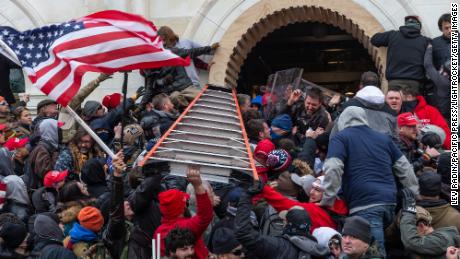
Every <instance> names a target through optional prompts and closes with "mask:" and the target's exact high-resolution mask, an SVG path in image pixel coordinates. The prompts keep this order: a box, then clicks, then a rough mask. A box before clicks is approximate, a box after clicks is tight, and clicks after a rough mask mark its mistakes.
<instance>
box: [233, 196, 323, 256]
mask: <svg viewBox="0 0 460 259" xmlns="http://www.w3.org/2000/svg"><path fill="white" fill-rule="evenodd" d="M251 198H252V197H251V196H249V195H248V194H247V193H243V194H242V195H241V197H240V200H239V202H238V210H237V213H236V218H235V226H236V232H235V237H236V239H237V240H238V242H239V243H240V244H242V245H243V247H244V248H245V249H246V250H249V251H252V252H253V253H254V254H255V255H256V256H257V257H258V258H267V259H270V258H273V259H278V258H301V257H300V255H301V254H302V255H304V256H305V257H302V258H311V257H310V256H312V257H313V256H316V257H325V256H327V255H328V254H329V249H328V248H327V247H323V246H320V245H319V244H318V243H317V242H315V241H313V240H311V239H309V238H306V237H301V236H287V235H285V236H283V237H273V236H266V235H262V234H260V233H259V232H258V231H256V230H254V229H253V228H252V224H251V221H250V212H251ZM310 215H311V214H310Z"/></svg>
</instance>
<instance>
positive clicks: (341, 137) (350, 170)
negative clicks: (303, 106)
mask: <svg viewBox="0 0 460 259" xmlns="http://www.w3.org/2000/svg"><path fill="white" fill-rule="evenodd" d="M366 117H367V115H366V111H365V110H364V109H362V108H359V107H348V108H347V109H345V110H344V112H343V113H342V114H341V115H340V118H339V120H338V123H337V126H338V130H339V131H340V132H339V133H337V134H336V135H335V136H334V137H333V138H332V139H331V141H330V143H329V150H328V154H327V159H326V161H325V163H324V166H323V169H324V172H325V178H324V186H325V191H324V193H323V198H322V200H321V205H323V206H324V205H329V206H330V205H332V204H333V201H334V200H335V199H336V195H337V193H338V192H339V190H340V189H341V190H342V192H343V197H344V200H345V201H346V203H347V205H348V208H349V209H350V214H352V213H354V212H356V211H358V210H359V209H360V208H362V206H367V205H375V204H396V202H397V200H396V181H395V180H396V179H398V180H399V182H400V183H401V184H402V185H403V186H405V187H408V188H410V189H411V190H412V191H413V192H414V193H416V194H418V193H419V187H418V182H417V178H416V176H415V174H414V171H413V168H412V166H411V164H410V163H409V161H408V160H407V158H406V157H405V156H404V155H403V154H402V153H401V151H400V150H399V149H398V147H397V146H396V145H395V144H394V143H393V141H392V140H391V138H390V137H389V136H388V135H385V134H382V133H380V132H377V131H375V130H373V129H371V128H369V127H368V126H367V125H368V123H367V119H366ZM395 176H396V179H395Z"/></svg>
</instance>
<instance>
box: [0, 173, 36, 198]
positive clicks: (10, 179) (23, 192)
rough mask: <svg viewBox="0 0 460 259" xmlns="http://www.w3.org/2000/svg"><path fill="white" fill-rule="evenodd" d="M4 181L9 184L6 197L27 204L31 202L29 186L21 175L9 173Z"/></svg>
mask: <svg viewBox="0 0 460 259" xmlns="http://www.w3.org/2000/svg"><path fill="white" fill-rule="evenodd" d="M3 181H4V182H5V184H6V186H7V190H6V199H8V200H13V201H15V202H18V203H21V204H25V205H29V204H30V200H29V195H28V194H27V188H26V185H25V184H24V181H23V180H22V179H21V177H19V176H17V175H9V176H7V177H5V178H4V179H3Z"/></svg>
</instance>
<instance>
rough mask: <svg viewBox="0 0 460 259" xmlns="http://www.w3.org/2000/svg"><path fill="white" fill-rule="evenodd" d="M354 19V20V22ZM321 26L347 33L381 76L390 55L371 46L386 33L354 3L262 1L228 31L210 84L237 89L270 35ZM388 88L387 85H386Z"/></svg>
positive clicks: (211, 73) (211, 74) (304, 0)
mask: <svg viewBox="0 0 460 259" xmlns="http://www.w3.org/2000/svg"><path fill="white" fill-rule="evenodd" d="M350 17H353V19H351V18H350ZM311 22H319V23H323V24H327V25H332V26H334V27H337V28H339V29H340V30H342V31H344V32H346V33H347V34H348V35H350V37H353V39H355V40H356V41H357V42H359V44H361V45H362V46H363V48H364V49H366V51H367V53H368V55H369V56H370V57H371V59H372V62H373V64H374V66H375V68H376V69H377V70H378V72H379V74H381V75H382V74H383V73H384V69H385V67H384V66H385V60H386V54H385V52H384V51H383V50H379V49H377V48H375V47H373V46H372V45H371V44H370V36H371V35H373V34H374V33H376V32H380V31H383V28H382V26H381V25H380V23H379V22H378V21H377V20H376V19H375V17H374V16H372V14H370V13H369V12H368V11H367V10H366V9H364V8H363V7H362V6H360V5H358V4H356V3H355V2H353V1H341V2H340V3H339V4H338V3H337V1H332V0H322V1H314V0H310V1H309V0H291V1H289V0H279V1H273V2H271V1H268V0H262V1H259V2H258V3H257V4H255V5H253V6H251V7H250V8H248V9H247V10H246V11H245V12H244V13H243V14H242V15H240V16H239V17H238V18H237V19H236V20H235V21H234V22H233V23H232V24H231V25H230V26H229V27H228V29H227V30H226V32H225V33H224V35H223V36H222V38H221V39H222V40H221V41H220V42H221V48H220V50H219V51H218V52H217V53H216V55H215V56H214V59H213V62H214V65H213V66H212V67H211V71H210V74H209V82H210V83H211V84H218V85H225V86H227V87H236V86H237V84H238V79H239V77H240V72H241V68H242V66H243V64H244V63H245V60H246V59H247V57H248V54H249V53H250V52H251V51H252V49H253V48H254V47H255V46H256V45H257V44H258V43H259V42H260V41H262V40H263V38H264V37H266V36H267V35H269V34H270V33H272V32H274V31H275V30H278V29H280V28H283V27H285V26H290V25H292V24H296V23H311ZM383 85H384V87H385V83H384V82H383Z"/></svg>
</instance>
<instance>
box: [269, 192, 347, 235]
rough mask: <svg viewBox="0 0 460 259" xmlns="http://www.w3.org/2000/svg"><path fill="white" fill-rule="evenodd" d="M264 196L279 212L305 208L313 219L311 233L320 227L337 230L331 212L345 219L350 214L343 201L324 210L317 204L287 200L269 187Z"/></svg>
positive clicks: (336, 202)
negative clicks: (293, 208)
mask: <svg viewBox="0 0 460 259" xmlns="http://www.w3.org/2000/svg"><path fill="white" fill-rule="evenodd" d="M262 196H263V197H264V198H265V200H267V202H268V204H270V205H271V206H273V208H275V209H276V210H277V211H278V212H281V211H283V210H289V209H290V208H292V207H294V206H300V207H302V208H304V209H305V210H306V211H307V212H308V214H309V215H310V218H311V229H310V231H311V232H313V231H314V230H315V229H316V228H319V227H330V228H333V229H337V224H336V222H335V221H334V219H333V218H332V217H331V215H330V214H329V213H330V212H332V213H335V214H337V215H340V216H344V217H345V216H347V214H348V209H347V206H346V204H345V202H344V201H343V200H341V199H336V200H335V201H334V205H332V206H331V207H330V208H322V207H320V206H319V205H317V204H316V203H310V202H299V201H295V200H291V199H289V198H286V197H285V196H283V195H282V194H280V193H279V192H277V191H275V190H274V189H273V188H271V187H269V186H265V187H264V190H263V192H262ZM328 211H329V212H328Z"/></svg>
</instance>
